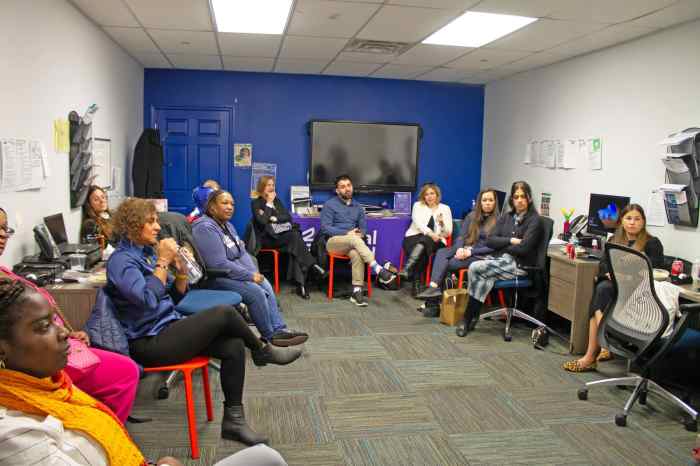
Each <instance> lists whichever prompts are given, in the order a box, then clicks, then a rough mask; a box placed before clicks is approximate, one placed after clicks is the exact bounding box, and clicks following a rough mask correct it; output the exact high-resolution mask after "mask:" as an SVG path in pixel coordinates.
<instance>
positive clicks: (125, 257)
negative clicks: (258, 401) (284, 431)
mask: <svg viewBox="0 0 700 466" xmlns="http://www.w3.org/2000/svg"><path fill="white" fill-rule="evenodd" d="M114 226H115V230H116V232H117V234H119V235H120V236H121V237H122V239H121V241H120V242H119V244H118V246H117V248H116V250H115V251H114V253H112V256H111V257H110V259H109V261H108V262H107V286H106V291H107V293H108V294H109V296H110V297H111V298H112V300H113V302H114V304H115V307H116V309H117V318H118V319H119V321H120V322H121V324H122V326H123V327H124V330H125V333H126V336H127V338H128V340H129V352H130V354H131V356H132V357H133V358H134V359H135V360H136V361H137V362H139V363H141V364H143V365H144V366H161V365H168V364H179V363H182V362H185V361H187V360H189V359H191V358H193V357H195V356H198V355H205V356H211V357H215V358H218V359H221V388H222V391H223V393H224V416H223V421H222V425H221V436H222V437H223V438H227V439H231V440H238V441H240V442H243V443H245V444H247V445H253V444H257V443H265V442H267V439H266V438H265V437H264V436H262V435H260V434H258V433H256V432H254V431H253V430H252V429H251V428H250V427H248V425H247V423H246V420H245V414H244V411H243V404H242V400H243V383H244V379H245V348H246V347H247V348H248V349H250V351H251V353H252V357H253V363H254V364H255V365H256V366H264V365H266V364H278V365H284V364H289V363H291V362H293V361H294V360H296V359H297V358H299V356H301V351H300V350H299V349H289V348H276V347H274V346H272V345H270V344H265V343H263V342H262V341H261V340H260V339H258V337H257V336H255V334H254V333H253V332H252V331H251V330H250V329H249V328H248V324H247V323H246V322H245V320H243V318H242V317H241V315H240V314H239V313H238V311H237V310H236V309H234V308H233V306H218V307H214V308H211V309H207V310H205V311H202V312H199V313H197V314H194V315H192V316H189V317H183V316H182V315H181V314H179V313H178V312H177V311H176V310H175V302H177V301H178V300H179V299H181V298H182V297H183V296H184V295H185V294H186V293H187V289H188V285H187V273H186V269H185V264H184V263H183V262H182V261H181V260H180V259H179V257H178V246H177V243H176V242H175V240H173V239H172V238H166V239H162V240H160V241H158V239H157V238H158V232H159V231H160V225H159V224H158V216H157V214H156V209H155V207H154V206H153V204H152V203H150V202H149V201H147V200H145V199H138V198H128V199H126V200H125V201H124V202H123V203H122V204H121V205H120V206H119V208H118V209H117V212H116V214H115V216H114ZM170 265H174V266H175V269H176V270H177V274H176V275H175V276H174V277H173V276H172V275H170V274H169V273H168V269H169V267H170Z"/></svg>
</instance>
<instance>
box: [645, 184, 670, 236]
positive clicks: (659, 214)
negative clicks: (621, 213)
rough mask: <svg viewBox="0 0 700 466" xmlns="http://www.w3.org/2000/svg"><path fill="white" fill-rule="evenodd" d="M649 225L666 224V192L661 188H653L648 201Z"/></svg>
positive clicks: (658, 225)
mask: <svg viewBox="0 0 700 466" xmlns="http://www.w3.org/2000/svg"><path fill="white" fill-rule="evenodd" d="M646 214H647V225H650V226H655V227H663V226H665V225H666V207H665V206H664V193H663V191H661V190H660V189H652V190H651V193H650V194H649V202H648V203H647V210H646Z"/></svg>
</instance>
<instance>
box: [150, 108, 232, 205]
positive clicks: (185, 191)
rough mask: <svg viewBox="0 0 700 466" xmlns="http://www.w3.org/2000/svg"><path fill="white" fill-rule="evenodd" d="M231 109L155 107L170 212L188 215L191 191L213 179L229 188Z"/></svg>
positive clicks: (156, 126)
mask: <svg viewBox="0 0 700 466" xmlns="http://www.w3.org/2000/svg"><path fill="white" fill-rule="evenodd" d="M230 123H231V110H230V109H203V108H173V107H155V108H154V109H153V111H152V115H151V124H152V125H154V127H155V128H158V129H159V130H160V138H161V143H162V144H163V185H164V191H165V197H166V198H167V199H168V210H171V211H177V212H181V213H183V214H185V215H187V214H188V213H189V212H190V211H191V210H192V207H193V204H192V189H193V188H194V187H195V186H198V185H200V184H201V183H202V182H203V181H204V180H207V179H213V180H216V181H218V182H219V184H221V186H222V187H223V188H224V189H228V186H229V166H230V164H232V163H233V162H232V158H231V151H232V149H231V147H232V146H231V144H230V141H229V131H230V127H231V126H230Z"/></svg>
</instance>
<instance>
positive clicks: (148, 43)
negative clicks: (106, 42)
mask: <svg viewBox="0 0 700 466" xmlns="http://www.w3.org/2000/svg"><path fill="white" fill-rule="evenodd" d="M104 30H105V32H107V34H109V35H110V36H111V37H112V39H114V40H115V41H117V43H119V45H121V46H122V47H124V48H125V49H126V50H127V51H128V52H129V53H138V52H152V53H160V51H159V50H158V47H156V44H154V43H153V41H152V40H151V38H150V37H148V34H146V32H145V31H144V30H143V29H141V28H122V27H105V28H104Z"/></svg>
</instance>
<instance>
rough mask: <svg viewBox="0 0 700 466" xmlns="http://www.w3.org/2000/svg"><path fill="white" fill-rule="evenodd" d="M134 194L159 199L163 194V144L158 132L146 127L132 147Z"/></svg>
mask: <svg viewBox="0 0 700 466" xmlns="http://www.w3.org/2000/svg"><path fill="white" fill-rule="evenodd" d="M132 178H133V181H134V196H135V197H142V198H146V199H161V198H163V197H164V194H163V146H162V145H161V144H160V132H159V131H158V130H157V129H152V128H146V129H144V130H143V133H141V137H140V138H139V142H137V143H136V149H134V163H133V167H132Z"/></svg>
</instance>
